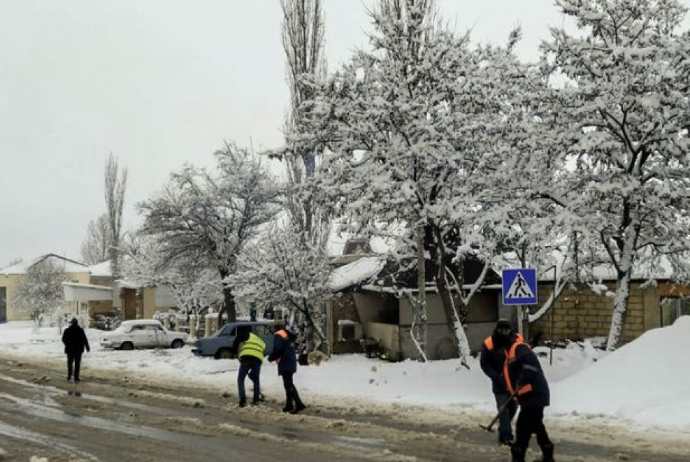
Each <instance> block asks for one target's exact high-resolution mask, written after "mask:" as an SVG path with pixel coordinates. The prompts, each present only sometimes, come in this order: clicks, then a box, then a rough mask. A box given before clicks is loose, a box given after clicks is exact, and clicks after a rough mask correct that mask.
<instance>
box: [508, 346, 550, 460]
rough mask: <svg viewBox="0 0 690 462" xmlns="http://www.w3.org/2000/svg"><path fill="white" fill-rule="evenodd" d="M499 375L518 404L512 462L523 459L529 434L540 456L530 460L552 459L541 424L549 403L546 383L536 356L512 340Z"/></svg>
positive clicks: (527, 348)
mask: <svg viewBox="0 0 690 462" xmlns="http://www.w3.org/2000/svg"><path fill="white" fill-rule="evenodd" d="M506 351H507V353H506V361H505V364H504V370H503V375H504V377H505V379H506V387H507V388H508V391H509V392H510V393H511V394H514V395H515V396H516V398H517V401H518V404H519V405H520V414H519V415H518V418H517V424H516V426H515V442H514V443H513V446H512V448H511V453H512V455H513V462H525V454H526V453H527V448H528V447H529V441H530V439H531V438H532V434H533V433H534V434H536V435H537V443H538V444H539V447H540V448H541V452H542V458H541V459H538V460H535V461H534V462H554V458H553V452H554V446H553V443H552V442H551V440H550V439H549V434H548V433H547V432H546V427H545V426H544V408H545V407H546V406H548V405H549V404H550V399H551V398H550V392H549V384H548V382H547V381H546V377H545V376H544V371H543V370H542V368H541V364H539V359H537V355H535V354H534V352H533V351H532V349H531V348H530V347H529V345H528V344H526V343H524V342H518V341H517V340H515V341H513V342H512V343H511V344H510V345H508V348H507V350H506Z"/></svg>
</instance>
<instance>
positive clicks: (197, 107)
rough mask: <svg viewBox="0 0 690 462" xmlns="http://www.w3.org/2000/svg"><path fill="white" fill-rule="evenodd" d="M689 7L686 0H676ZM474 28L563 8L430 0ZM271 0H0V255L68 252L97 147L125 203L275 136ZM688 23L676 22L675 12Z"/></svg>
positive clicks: (279, 80)
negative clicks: (116, 170) (115, 172)
mask: <svg viewBox="0 0 690 462" xmlns="http://www.w3.org/2000/svg"><path fill="white" fill-rule="evenodd" d="M684 1H685V3H688V5H689V6H690V0H684ZM324 3H325V13H326V56H327V60H328V64H329V70H334V69H336V68H337V67H338V66H339V64H340V63H342V62H344V61H345V60H347V58H348V56H349V54H350V53H351V51H352V50H353V49H354V48H355V47H360V46H366V36H365V32H366V31H370V30H371V27H370V25H369V21H368V17H367V14H366V6H367V5H372V4H373V2H372V1H371V0H367V1H364V2H362V1H360V0H324ZM439 9H440V12H441V14H442V15H443V17H444V18H445V19H446V20H447V21H449V22H450V23H452V24H454V26H455V28H456V29H457V30H458V31H464V30H465V29H468V28H472V29H473V35H472V36H473V39H474V40H475V41H481V42H489V41H499V42H503V43H505V41H506V38H507V36H508V32H509V31H510V29H511V28H512V27H514V26H515V25H516V24H521V25H522V27H523V31H524V39H523V41H522V42H521V44H520V45H519V49H518V51H519V53H520V54H521V56H522V57H523V58H525V59H527V60H534V59H536V57H537V56H538V50H537V47H538V44H539V40H541V39H543V38H546V37H547V35H548V32H547V27H548V26H549V25H560V24H562V23H563V18H562V16H561V15H560V13H558V11H557V10H556V8H555V6H553V2H552V0H520V1H517V0H440V1H439ZM280 22H281V10H280V6H279V2H278V0H244V1H240V0H234V1H231V0H185V1H182V0H179V1H178V0H62V1H59V2H57V1H54V0H41V1H38V0H2V1H0V160H1V163H0V173H1V175H2V176H1V179H0V214H1V215H0V268H1V267H4V266H6V265H7V264H8V263H9V262H10V261H11V260H13V259H15V258H25V259H27V258H35V257H37V256H39V255H41V254H44V253H48V252H52V253H58V254H62V255H65V256H67V257H71V258H75V259H79V258H80V255H79V249H80V246H81V242H82V241H83V239H84V236H85V232H86V228H87V225H88V223H89V221H90V220H92V219H94V218H95V217H97V216H98V215H100V214H101V213H103V212H104V211H105V201H104V198H103V169H104V166H105V162H106V159H107V157H108V155H109V153H111V152H112V153H113V154H115V155H116V156H117V158H118V159H119V162H120V164H121V165H122V166H124V167H126V168H127V169H128V171H129V182H128V185H127V194H126V210H125V226H126V228H127V229H134V228H135V227H136V226H137V224H138V217H137V214H136V211H135V205H136V203H137V202H139V201H141V200H144V199H146V198H148V197H150V196H151V195H152V194H153V193H155V192H156V191H157V190H159V189H160V188H161V186H162V185H163V184H164V183H165V181H166V179H167V178H168V176H169V174H170V173H171V172H172V171H175V170H177V169H179V168H180V167H181V166H182V165H183V164H184V163H186V162H189V163H193V164H195V165H199V166H204V165H210V164H211V163H212V153H213V151H214V150H216V149H218V148H219V147H220V146H221V145H222V143H223V140H228V141H236V142H237V143H239V144H241V145H246V146H249V145H250V143H251V144H252V145H253V146H254V148H255V149H256V150H259V149H261V148H270V147H276V146H279V145H280V144H281V143H282V125H283V121H284V117H285V108H286V106H287V103H288V99H289V93H288V88H287V85H286V83H285V58H284V55H283V51H282V48H281V42H280ZM686 23H687V22H686Z"/></svg>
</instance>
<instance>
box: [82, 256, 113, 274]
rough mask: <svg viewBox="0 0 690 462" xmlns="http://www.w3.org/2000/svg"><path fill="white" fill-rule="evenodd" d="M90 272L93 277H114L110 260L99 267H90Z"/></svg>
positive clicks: (98, 265)
mask: <svg viewBox="0 0 690 462" xmlns="http://www.w3.org/2000/svg"><path fill="white" fill-rule="evenodd" d="M88 270H89V273H91V276H93V277H101V278H105V277H112V275H113V272H112V271H111V270H110V260H107V261H104V262H103V263H99V264H97V265H92V266H89V268H88Z"/></svg>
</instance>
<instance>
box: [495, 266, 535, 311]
mask: <svg viewBox="0 0 690 462" xmlns="http://www.w3.org/2000/svg"><path fill="white" fill-rule="evenodd" d="M501 278H502V279H503V304H504V305H536V304H537V270H535V269H533V268H511V269H504V270H503V271H502V272H501Z"/></svg>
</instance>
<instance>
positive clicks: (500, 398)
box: [479, 319, 522, 446]
mask: <svg viewBox="0 0 690 462" xmlns="http://www.w3.org/2000/svg"><path fill="white" fill-rule="evenodd" d="M516 340H518V341H522V336H519V334H518V335H516V334H515V333H513V329H512V327H511V325H510V321H508V320H506V319H499V320H498V323H496V328H495V329H494V332H493V334H491V336H490V337H487V338H486V339H485V340H484V344H483V345H482V352H481V355H480V359H479V364H480V365H481V367H482V370H483V371H484V374H486V376H487V377H489V378H490V379H491V391H493V393H494V398H495V400H496V409H500V408H501V406H502V405H503V404H505V403H506V402H508V400H510V393H509V392H508V387H507V385H506V381H505V377H503V366H504V364H505V359H506V348H507V347H508V346H510V345H511V344H512V343H513V342H514V341H516ZM516 412H517V404H515V403H514V402H512V400H511V402H510V403H509V404H508V406H507V407H506V408H505V409H504V410H503V412H502V413H501V415H500V416H499V418H498V443H499V444H504V445H506V446H510V445H511V444H512V443H513V430H512V428H511V422H512V421H513V417H515V413H516Z"/></svg>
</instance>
